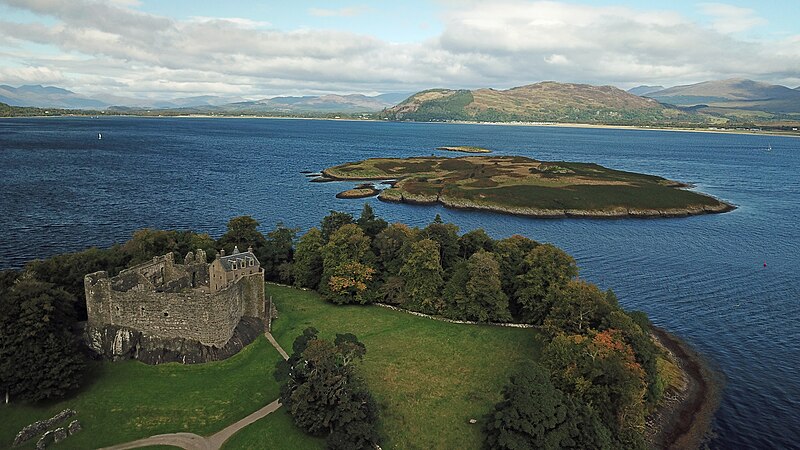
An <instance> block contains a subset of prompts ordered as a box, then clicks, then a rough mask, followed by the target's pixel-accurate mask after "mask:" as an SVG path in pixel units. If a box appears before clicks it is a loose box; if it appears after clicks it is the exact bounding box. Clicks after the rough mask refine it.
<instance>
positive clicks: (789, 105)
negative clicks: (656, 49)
mask: <svg viewBox="0 0 800 450" xmlns="http://www.w3.org/2000/svg"><path fill="white" fill-rule="evenodd" d="M647 96H648V97H650V98H653V99H656V100H658V101H660V102H662V103H669V104H672V105H679V106H696V105H708V106H710V107H713V108H729V109H741V110H751V111H765V112H769V113H777V114H796V113H800V91H798V90H796V89H790V88H788V87H786V86H781V85H776V84H768V83H762V82H758V81H752V80H744V79H738V78H734V79H729V80H720V81H705V82H703V83H697V84H691V85H687V86H675V87H672V88H669V89H664V90H661V91H657V92H651V93H649V94H647Z"/></svg>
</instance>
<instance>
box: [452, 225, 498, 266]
mask: <svg viewBox="0 0 800 450" xmlns="http://www.w3.org/2000/svg"><path fill="white" fill-rule="evenodd" d="M493 244H494V241H493V240H492V238H491V237H489V235H488V234H486V231H484V230H483V228H478V229H476V230H472V231H470V232H468V233H464V234H463V235H462V236H461V237H460V238H458V249H459V250H458V251H459V256H460V257H461V258H463V259H467V258H469V257H470V256H472V255H473V254H474V253H475V252H477V251H479V250H486V251H492V246H493Z"/></svg>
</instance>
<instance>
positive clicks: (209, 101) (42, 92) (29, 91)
mask: <svg viewBox="0 0 800 450" xmlns="http://www.w3.org/2000/svg"><path fill="white" fill-rule="evenodd" d="M408 96H409V93H390V94H381V95H376V96H366V95H361V94H351V95H321V96H303V97H275V98H270V99H263V100H257V101H247V100H245V99H244V98H241V97H221V96H215V95H201V96H194V97H182V98H175V99H171V100H143V99H134V98H128V97H119V96H111V95H107V96H96V97H87V96H83V95H80V94H77V93H75V92H73V91H70V90H67V89H63V88H60V87H55V86H41V85H25V86H20V87H16V88H15V87H13V86H8V85H0V103H6V104H8V105H11V106H28V107H38V108H69V109H95V110H102V109H106V108H110V109H111V111H124V110H131V109H134V110H135V109H181V108H193V109H198V108H200V109H207V110H208V111H214V110H224V111H232V112H237V111H248V112H294V113H297V112H342V113H355V112H377V111H380V110H382V109H384V108H387V107H390V106H394V105H395V104H397V103H398V102H400V101H401V100H403V99H404V98H406V97H408Z"/></svg>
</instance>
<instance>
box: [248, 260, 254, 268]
mask: <svg viewBox="0 0 800 450" xmlns="http://www.w3.org/2000/svg"><path fill="white" fill-rule="evenodd" d="M248 262H249V263H250V267H253V260H252V259H250V260H248Z"/></svg>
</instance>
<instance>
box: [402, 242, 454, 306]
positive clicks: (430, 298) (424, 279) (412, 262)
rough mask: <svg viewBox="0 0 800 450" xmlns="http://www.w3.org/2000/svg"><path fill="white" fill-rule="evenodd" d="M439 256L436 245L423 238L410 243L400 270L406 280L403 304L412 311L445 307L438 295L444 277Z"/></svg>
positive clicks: (437, 245)
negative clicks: (406, 256)
mask: <svg viewBox="0 0 800 450" xmlns="http://www.w3.org/2000/svg"><path fill="white" fill-rule="evenodd" d="M442 275H443V270H442V266H441V262H440V259H439V244H437V243H436V242H435V241H433V240H431V239H423V240H421V241H419V242H415V243H413V244H412V245H411V252H410V253H409V255H408V258H407V259H406V262H405V264H404V265H403V267H402V268H401V269H400V276H401V277H403V279H404V281H405V297H406V302H405V306H406V308H408V309H411V310H414V311H421V312H425V313H440V312H442V309H443V307H444V305H443V302H442V298H441V296H440V295H439V294H440V290H441V288H442V284H443V283H444V280H443V278H442Z"/></svg>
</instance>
